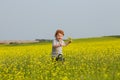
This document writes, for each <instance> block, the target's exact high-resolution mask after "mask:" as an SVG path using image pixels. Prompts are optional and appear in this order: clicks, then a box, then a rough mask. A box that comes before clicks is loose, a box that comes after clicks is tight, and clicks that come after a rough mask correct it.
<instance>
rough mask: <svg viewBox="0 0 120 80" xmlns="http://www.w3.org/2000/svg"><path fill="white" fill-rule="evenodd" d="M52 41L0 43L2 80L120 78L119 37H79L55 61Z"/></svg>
mask: <svg viewBox="0 0 120 80" xmlns="http://www.w3.org/2000/svg"><path fill="white" fill-rule="evenodd" d="M51 46H52V43H51V42H50V43H37V44H29V45H27V44H26V45H0V80H120V39H119V38H109V37H108V38H93V39H76V40H73V42H72V43H71V44H70V45H69V46H67V47H64V48H63V53H64V57H65V62H64V64H62V63H61V62H52V61H51V49H52V47H51Z"/></svg>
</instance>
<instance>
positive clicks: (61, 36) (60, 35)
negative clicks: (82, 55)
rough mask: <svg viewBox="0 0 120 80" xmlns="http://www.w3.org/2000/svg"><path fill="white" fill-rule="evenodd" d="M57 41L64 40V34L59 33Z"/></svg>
mask: <svg viewBox="0 0 120 80" xmlns="http://www.w3.org/2000/svg"><path fill="white" fill-rule="evenodd" d="M56 39H57V40H59V41H60V40H62V39H63V34H61V33H58V34H57V35H56Z"/></svg>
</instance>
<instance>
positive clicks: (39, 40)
mask: <svg viewBox="0 0 120 80" xmlns="http://www.w3.org/2000/svg"><path fill="white" fill-rule="evenodd" d="M35 41H38V42H51V41H52V40H50V39H35Z"/></svg>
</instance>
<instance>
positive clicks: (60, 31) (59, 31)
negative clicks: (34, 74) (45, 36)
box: [55, 29, 64, 37]
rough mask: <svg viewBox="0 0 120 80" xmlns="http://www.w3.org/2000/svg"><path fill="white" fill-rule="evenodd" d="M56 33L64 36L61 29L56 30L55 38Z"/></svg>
mask: <svg viewBox="0 0 120 80" xmlns="http://www.w3.org/2000/svg"><path fill="white" fill-rule="evenodd" d="M58 33H60V34H62V35H63V36H64V31H63V30H61V29H58V30H57V31H56V33H55V37H56V36H57V34H58Z"/></svg>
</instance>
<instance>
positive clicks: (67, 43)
mask: <svg viewBox="0 0 120 80" xmlns="http://www.w3.org/2000/svg"><path fill="white" fill-rule="evenodd" d="M70 43H71V41H68V42H66V43H65V44H64V45H63V46H67V45H69V44H70Z"/></svg>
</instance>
